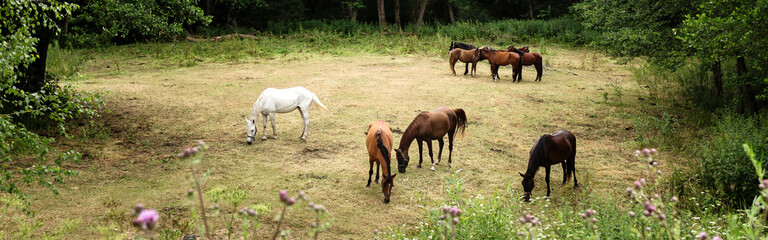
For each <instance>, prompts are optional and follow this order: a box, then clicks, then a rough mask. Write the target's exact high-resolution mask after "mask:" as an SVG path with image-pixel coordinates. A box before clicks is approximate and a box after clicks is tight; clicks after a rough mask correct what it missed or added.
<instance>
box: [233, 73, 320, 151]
mask: <svg viewBox="0 0 768 240" xmlns="http://www.w3.org/2000/svg"><path fill="white" fill-rule="evenodd" d="M312 103H314V104H315V105H316V106H318V107H320V109H323V110H325V111H328V108H327V107H325V105H323V104H322V103H320V99H318V98H317V95H315V94H314V93H312V92H310V91H309V90H307V89H306V88H304V87H292V88H286V89H275V88H267V89H265V90H264V91H263V92H261V95H259V98H258V99H256V103H254V104H253V109H251V118H250V119H248V118H245V121H246V122H247V123H248V127H247V129H246V130H247V132H248V134H247V138H246V142H247V143H248V144H251V143H252V142H253V138H254V137H255V136H256V118H257V114H261V117H262V118H263V119H264V121H263V122H264V136H262V137H261V139H262V140H266V139H267V116H269V118H270V121H272V138H274V139H277V132H276V131H275V113H289V112H293V110H296V109H299V113H300V114H301V118H303V119H304V132H303V133H302V134H301V137H300V138H301V140H307V127H309V105H310V104H312Z"/></svg>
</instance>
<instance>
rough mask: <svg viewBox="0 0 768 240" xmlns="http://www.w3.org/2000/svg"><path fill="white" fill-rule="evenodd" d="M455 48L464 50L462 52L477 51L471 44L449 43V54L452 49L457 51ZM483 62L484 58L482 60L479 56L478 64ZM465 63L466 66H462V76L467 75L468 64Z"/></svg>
mask: <svg viewBox="0 0 768 240" xmlns="http://www.w3.org/2000/svg"><path fill="white" fill-rule="evenodd" d="M457 48H459V49H464V50H472V49H477V47H475V46H473V45H471V44H466V43H460V42H451V46H450V47H448V51H449V52H450V51H453V49H457ZM491 50H493V49H491ZM483 60H485V58H483V56H480V58H478V59H477V61H478V62H479V61H483ZM465 63H466V64H464V75H467V73H468V72H469V62H465ZM455 74H456V73H455V72H454V75H455Z"/></svg>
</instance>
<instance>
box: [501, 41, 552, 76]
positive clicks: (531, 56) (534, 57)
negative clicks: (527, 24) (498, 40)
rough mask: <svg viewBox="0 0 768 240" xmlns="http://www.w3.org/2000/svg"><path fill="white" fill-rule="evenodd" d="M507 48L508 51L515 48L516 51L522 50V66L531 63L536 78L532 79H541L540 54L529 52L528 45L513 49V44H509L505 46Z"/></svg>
mask: <svg viewBox="0 0 768 240" xmlns="http://www.w3.org/2000/svg"><path fill="white" fill-rule="evenodd" d="M507 50H508V51H512V50H516V51H520V52H522V55H521V56H522V58H521V59H522V61H521V64H522V65H523V66H531V65H533V66H534V67H536V80H534V81H541V73H542V64H541V62H542V58H543V57H542V56H541V54H539V53H537V52H530V50H528V47H521V48H517V49H515V47H514V46H509V48H507Z"/></svg>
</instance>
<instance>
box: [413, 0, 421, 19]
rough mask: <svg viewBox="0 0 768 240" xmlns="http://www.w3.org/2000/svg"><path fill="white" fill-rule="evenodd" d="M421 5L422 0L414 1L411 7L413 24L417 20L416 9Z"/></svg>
mask: <svg viewBox="0 0 768 240" xmlns="http://www.w3.org/2000/svg"><path fill="white" fill-rule="evenodd" d="M419 6H421V1H420V0H415V1H413V7H412V8H411V24H413V23H415V22H416V9H419Z"/></svg>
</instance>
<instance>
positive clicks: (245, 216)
mask: <svg viewBox="0 0 768 240" xmlns="http://www.w3.org/2000/svg"><path fill="white" fill-rule="evenodd" d="M235 215H236V216H237V218H238V219H240V222H241V223H242V227H243V239H249V238H250V236H251V232H252V231H256V229H258V228H259V223H258V222H257V221H253V223H251V220H258V219H259V212H257V211H256V210H253V209H250V208H247V207H244V208H242V209H240V211H237V214H233V216H235Z"/></svg>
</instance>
